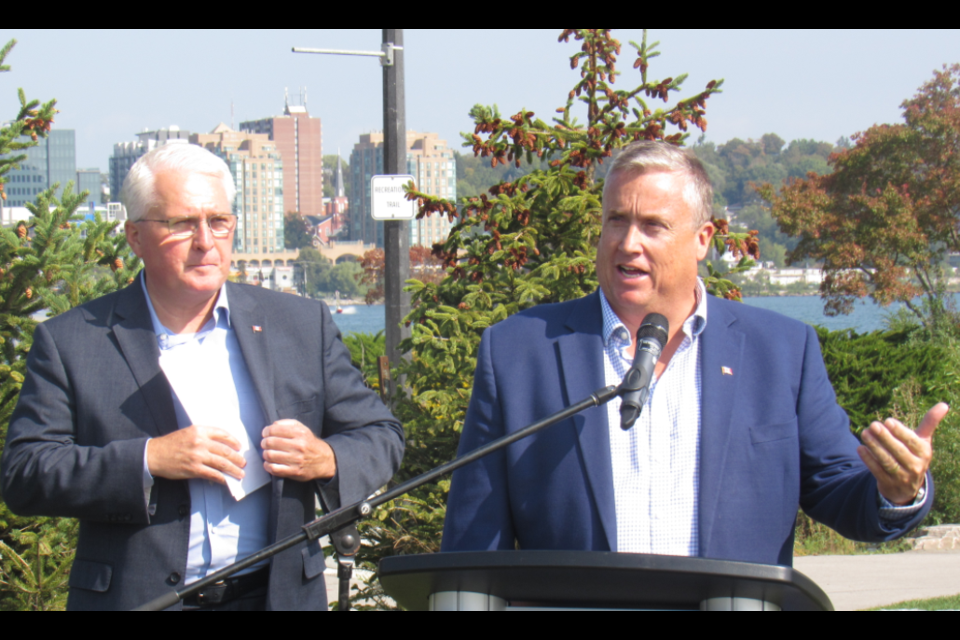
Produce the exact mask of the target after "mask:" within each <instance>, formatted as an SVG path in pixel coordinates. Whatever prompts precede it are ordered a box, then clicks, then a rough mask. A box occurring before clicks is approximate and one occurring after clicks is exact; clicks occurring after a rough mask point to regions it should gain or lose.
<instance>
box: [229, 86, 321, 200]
mask: <svg viewBox="0 0 960 640" xmlns="http://www.w3.org/2000/svg"><path fill="white" fill-rule="evenodd" d="M240 130H241V131H247V132H249V133H258V134H265V135H267V136H268V138H269V139H270V140H272V141H273V142H274V144H275V145H276V148H277V151H278V152H279V153H280V156H281V157H282V158H283V184H284V195H283V209H284V211H297V212H299V213H300V215H302V216H307V215H311V216H315V215H322V214H323V210H324V208H323V130H322V128H321V126H320V118H317V117H314V116H311V115H310V114H309V113H308V112H307V108H306V106H291V105H290V104H289V101H288V103H287V105H286V106H285V108H284V110H283V115H282V116H276V117H273V118H263V119H261V120H251V121H249V122H241V123H240Z"/></svg>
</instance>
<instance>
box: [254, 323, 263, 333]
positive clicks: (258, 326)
mask: <svg viewBox="0 0 960 640" xmlns="http://www.w3.org/2000/svg"><path fill="white" fill-rule="evenodd" d="M261 331H263V327H261V326H260V325H258V324H255V325H253V332H254V333H260V332H261Z"/></svg>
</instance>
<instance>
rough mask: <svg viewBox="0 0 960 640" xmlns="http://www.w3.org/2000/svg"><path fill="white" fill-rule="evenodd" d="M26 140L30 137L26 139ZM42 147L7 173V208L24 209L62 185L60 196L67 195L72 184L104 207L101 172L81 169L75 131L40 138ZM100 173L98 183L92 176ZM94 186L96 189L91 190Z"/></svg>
mask: <svg viewBox="0 0 960 640" xmlns="http://www.w3.org/2000/svg"><path fill="white" fill-rule="evenodd" d="M23 139H24V140H25V141H27V140H29V138H26V137H24V138H23ZM38 142H39V144H37V145H35V146H33V147H30V148H28V149H25V150H24V151H22V152H18V153H23V154H24V155H26V156H27V159H26V160H24V161H23V162H21V163H20V167H19V168H18V169H14V170H13V171H11V172H10V173H8V174H7V183H8V184H7V185H6V187H4V190H5V191H6V192H7V198H8V199H7V201H6V202H5V203H3V204H4V205H5V206H7V207H24V206H26V205H27V203H28V202H33V201H34V200H36V198H37V195H38V194H39V193H40V192H41V191H46V190H47V189H49V188H50V187H51V186H52V185H54V184H59V185H60V187H59V188H58V189H57V192H56V195H57V197H58V198H59V197H60V196H62V195H63V188H64V187H66V186H67V183H68V182H72V183H73V192H74V193H79V192H80V191H82V190H83V189H89V190H90V196H89V198H88V199H87V202H88V203H89V202H94V203H95V204H100V170H99V169H80V170H79V171H78V170H77V146H76V132H75V131H74V130H73V129H54V130H52V131H51V132H50V135H49V136H47V137H46V138H40V139H39V141H38ZM91 173H95V174H96V181H95V184H94V182H93V181H92V178H91V176H90V174H91ZM91 185H92V188H91Z"/></svg>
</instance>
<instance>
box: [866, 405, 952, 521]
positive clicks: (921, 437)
mask: <svg viewBox="0 0 960 640" xmlns="http://www.w3.org/2000/svg"><path fill="white" fill-rule="evenodd" d="M949 409H950V408H949V407H948V406H947V405H946V403H943V402H941V403H939V404H936V405H934V406H933V408H932V409H930V411H927V415H925V416H924V417H923V420H922V421H921V422H920V426H919V427H917V430H916V431H911V430H910V429H908V428H907V427H905V426H903V424H901V423H900V421H899V420H894V419H893V418H887V419H886V421H884V422H882V423H881V422H874V423H872V424H871V425H870V426H869V427H867V428H866V429H864V431H863V433H862V434H861V436H860V440H861V441H862V442H863V445H861V446H860V447H858V448H857V453H859V454H860V458H861V459H862V460H863V462H864V464H866V465H867V467H868V468H869V469H870V472H871V473H873V475H874V477H875V478H876V479H877V488H878V489H879V490H880V495H882V496H883V497H884V498H886V499H887V500H889V501H890V502H892V503H893V504H895V505H898V506H904V505H908V504H910V503H911V502H913V501H914V499H915V498H916V497H917V494H918V493H919V492H920V488H921V487H922V486H923V483H924V479H925V478H926V475H927V469H928V468H929V467H930V460H931V459H932V458H933V432H934V431H935V430H936V429H937V425H938V424H940V421H941V420H943V417H944V416H945V415H947V411H949Z"/></svg>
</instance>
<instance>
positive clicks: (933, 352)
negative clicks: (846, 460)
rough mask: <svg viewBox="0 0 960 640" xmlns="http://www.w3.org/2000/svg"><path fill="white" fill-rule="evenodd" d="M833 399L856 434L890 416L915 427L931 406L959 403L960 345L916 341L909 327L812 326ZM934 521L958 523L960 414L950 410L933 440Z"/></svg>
mask: <svg viewBox="0 0 960 640" xmlns="http://www.w3.org/2000/svg"><path fill="white" fill-rule="evenodd" d="M817 333H818V336H819V338H820V346H821V349H822V351H823V356H824V362H825V363H826V365H827V373H828V374H829V376H830V382H831V383H832V384H833V388H834V391H835V392H836V394H837V401H838V402H839V403H840V406H841V407H843V408H844V410H845V411H846V412H847V415H849V416H850V428H851V430H852V431H853V432H854V433H855V434H859V433H860V432H861V431H863V429H864V428H866V427H867V426H869V424H870V422H872V421H873V420H884V419H886V418H888V417H894V418H897V419H898V420H900V421H901V422H903V423H904V424H905V425H908V426H910V427H913V428H916V427H917V425H919V424H920V419H921V418H922V417H923V415H924V413H926V411H927V410H928V409H930V407H932V406H933V405H935V404H936V403H938V402H946V403H947V404H949V405H950V406H952V407H960V344H958V343H956V342H953V341H949V342H929V341H922V340H918V339H916V334H915V333H912V332H909V331H895V332H894V331H887V332H873V333H866V334H861V335H858V334H857V333H855V332H853V331H851V330H846V331H833V332H828V331H826V330H825V329H818V330H817ZM933 449H934V455H933V463H932V465H931V473H932V474H933V478H934V482H935V484H936V491H935V499H934V504H933V511H932V512H931V514H930V517H929V519H930V521H931V522H932V523H934V524H941V523H945V522H960V415H958V413H957V411H956V410H954V411H951V412H950V413H948V414H947V417H946V418H944V420H943V421H942V422H941V423H940V426H939V427H938V429H937V432H936V435H935V436H934V440H933Z"/></svg>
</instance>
